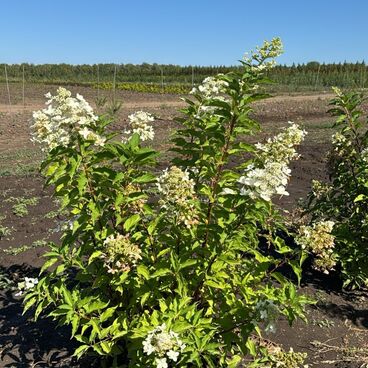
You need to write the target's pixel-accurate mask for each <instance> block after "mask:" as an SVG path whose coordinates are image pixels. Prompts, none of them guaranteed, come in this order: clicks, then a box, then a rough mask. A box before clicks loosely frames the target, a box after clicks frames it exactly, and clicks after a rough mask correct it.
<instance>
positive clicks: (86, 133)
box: [79, 127, 92, 139]
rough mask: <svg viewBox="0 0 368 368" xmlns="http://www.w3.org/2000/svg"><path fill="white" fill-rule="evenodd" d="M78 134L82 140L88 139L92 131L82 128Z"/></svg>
mask: <svg viewBox="0 0 368 368" xmlns="http://www.w3.org/2000/svg"><path fill="white" fill-rule="evenodd" d="M79 134H80V135H81V136H82V137H83V138H84V139H88V137H89V136H90V135H91V134H92V131H91V130H89V129H88V128H87V127H84V128H83V129H81V130H80V131H79Z"/></svg>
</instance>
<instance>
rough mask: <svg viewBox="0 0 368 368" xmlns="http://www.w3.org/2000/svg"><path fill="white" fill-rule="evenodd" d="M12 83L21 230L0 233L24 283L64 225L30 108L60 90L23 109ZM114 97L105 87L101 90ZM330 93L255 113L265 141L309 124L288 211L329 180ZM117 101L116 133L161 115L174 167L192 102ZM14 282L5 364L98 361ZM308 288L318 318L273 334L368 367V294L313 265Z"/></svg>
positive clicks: (0, 350)
mask: <svg viewBox="0 0 368 368" xmlns="http://www.w3.org/2000/svg"><path fill="white" fill-rule="evenodd" d="M3 87H4V86H3V85H1V84H0V215H1V217H0V229H1V226H5V227H7V228H8V229H10V232H11V233H10V234H8V235H6V236H5V237H2V238H1V237H0V271H3V273H4V274H5V275H6V276H7V277H8V279H9V282H10V283H12V285H16V283H17V282H18V281H19V280H21V279H22V278H23V277H24V276H37V274H38V269H39V267H40V266H41V265H42V258H41V255H42V253H43V252H44V250H45V247H44V244H45V242H47V241H50V240H57V239H58V233H57V232H56V229H57V226H58V224H59V223H60V221H61V217H60V215H58V214H57V213H56V212H55V211H56V209H57V205H56V204H55V203H54V201H53V200H52V198H51V197H50V191H49V190H47V189H44V188H43V179H42V178H41V177H40V176H39V175H38V174H37V167H38V163H39V161H40V159H41V157H42V153H41V152H40V151H39V149H38V148H37V147H35V146H34V145H33V144H32V143H31V142H30V133H29V119H30V116H31V114H30V112H31V111H32V110H33V109H35V108H40V107H42V104H43V102H44V99H43V94H44V93H46V92H48V91H49V90H50V91H53V90H55V87H54V86H42V85H35V86H28V87H27V89H26V91H25V96H26V99H25V103H26V104H25V107H23V101H22V98H19V96H21V90H20V86H19V85H11V93H12V96H11V97H12V98H11V102H12V104H13V105H12V107H11V109H9V106H8V105H7V95H6V93H5V92H4V91H5V88H3ZM70 89H71V90H72V91H73V92H79V93H81V94H82V95H84V96H85V97H86V98H87V99H88V100H89V101H91V102H92V103H93V101H94V99H95V98H96V96H97V91H96V90H93V89H90V88H86V87H81V88H80V87H71V88H70ZM110 94H111V93H110V92H105V91H100V95H106V96H107V97H109V95H110ZM330 97H331V96H330V95H327V94H322V95H321V94H319V95H308V96H277V97H274V98H271V99H269V100H267V101H264V102H262V103H258V104H257V105H256V106H255V115H256V117H257V118H258V119H259V120H260V121H261V122H262V126H263V130H264V132H265V133H264V134H263V135H261V136H260V137H258V139H259V140H262V139H264V138H265V137H266V136H268V135H272V134H274V133H275V132H277V131H278V130H279V128H280V127H282V126H285V125H286V122H287V121H288V120H293V121H295V122H298V123H301V124H303V125H304V127H305V129H306V130H307V131H308V132H309V134H308V136H307V138H306V140H305V142H304V143H303V145H302V146H301V147H300V149H299V152H300V154H301V157H300V159H299V160H298V161H296V162H294V163H293V165H292V180H291V182H290V185H289V192H290V196H288V197H283V198H281V199H279V200H278V201H277V203H278V205H280V206H281V207H282V208H284V209H286V210H292V208H294V207H295V205H296V203H297V201H298V200H299V198H303V197H305V195H306V194H307V192H308V191H309V189H310V182H311V180H312V179H320V180H323V179H326V169H325V161H326V153H327V151H328V149H329V139H330V136H331V134H332V131H331V129H329V127H330V126H331V125H332V122H333V120H332V118H331V117H330V116H328V114H326V111H327V109H328V105H327V102H328V98H330ZM116 98H117V99H118V100H122V101H123V108H122V110H121V111H120V112H119V115H118V119H117V121H118V122H117V123H115V124H114V125H113V127H112V129H114V130H117V131H119V130H121V129H122V128H123V127H124V125H125V124H126V122H127V115H128V114H129V113H131V112H133V111H134V110H136V109H137V108H138V109H144V110H145V111H148V112H151V113H153V114H155V115H156V116H157V117H158V118H159V120H157V122H156V127H155V132H156V136H155V140H154V146H155V148H157V149H160V150H161V151H163V152H164V153H163V155H162V162H163V163H162V165H166V164H167V161H168V160H169V157H170V155H169V154H168V153H167V152H166V150H167V149H168V148H169V146H170V143H169V134H170V132H172V131H174V130H175V128H176V127H177V126H176V124H175V123H174V122H173V120H172V118H173V116H175V115H176V110H177V108H180V107H182V106H183V103H182V101H180V100H179V98H178V96H174V95H172V96H171V95H155V94H139V93H133V92H124V91H118V92H117V97H116ZM32 198H33V199H34V198H36V202H37V203H35V204H33V205H28V206H27V208H28V214H25V215H24V216H23V217H20V216H19V212H18V211H17V209H16V207H15V206H16V204H17V203H18V201H24V200H27V199H32ZM21 246H23V248H22V249H21V248H20V247H21ZM21 250H22V251H21ZM4 251H5V252H4ZM18 252H19V253H18ZM0 277H1V273H0ZM7 283H8V281H4V280H2V279H1V278H0V306H1V310H0V367H36V366H37V367H93V366H95V365H94V364H96V366H97V363H93V360H88V359H87V360H85V361H82V362H76V361H75V360H73V359H72V358H71V352H72V351H73V348H75V345H74V343H73V342H72V341H70V340H69V337H68V336H69V335H68V333H69V331H68V329H67V328H56V325H55V324H54V323H53V322H52V321H50V320H49V319H47V318H45V317H43V318H41V319H40V320H39V321H37V322H33V321H32V319H31V314H30V313H26V314H25V315H24V316H22V315H21V311H22V308H21V299H20V298H17V297H15V296H14V291H12V290H11V289H9V285H7ZM301 292H302V293H305V294H307V295H310V296H311V297H313V298H314V299H316V300H317V304H316V305H314V306H311V307H309V308H308V309H307V317H308V320H309V323H308V324H305V323H304V322H302V321H298V322H297V323H296V324H295V325H294V326H293V327H292V328H290V327H289V326H288V325H287V323H286V321H284V320H280V321H279V324H278V330H277V332H276V334H275V335H270V336H266V337H267V338H268V339H269V340H270V341H272V342H274V343H278V344H281V345H283V346H284V347H285V348H286V349H287V350H288V349H289V348H290V347H292V348H293V349H294V351H303V352H307V353H308V357H309V358H308V363H309V366H310V367H340V368H355V367H356V368H358V367H363V363H368V351H367V350H366V351H365V353H360V352H359V351H358V350H357V349H359V348H364V347H365V348H366V349H367V348H368V298H367V297H368V293H367V292H364V291H356V292H342V291H341V285H340V284H339V282H338V281H337V279H335V278H333V276H326V275H323V274H318V273H313V274H311V273H310V272H309V273H306V275H305V279H304V284H303V286H302V288H301ZM354 349H355V350H354Z"/></svg>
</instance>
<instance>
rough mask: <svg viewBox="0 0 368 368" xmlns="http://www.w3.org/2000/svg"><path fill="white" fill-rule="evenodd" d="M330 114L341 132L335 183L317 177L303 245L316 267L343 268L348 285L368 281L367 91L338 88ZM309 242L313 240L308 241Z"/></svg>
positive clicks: (332, 156)
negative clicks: (364, 96) (365, 92)
mask: <svg viewBox="0 0 368 368" xmlns="http://www.w3.org/2000/svg"><path fill="white" fill-rule="evenodd" d="M334 91H335V98H334V99H332V101H331V102H330V104H331V106H332V108H331V109H330V112H331V114H332V115H333V116H336V123H335V127H337V128H339V130H338V131H337V132H336V133H335V134H334V135H333V137H332V148H331V150H330V153H329V172H330V179H331V181H330V182H328V183H321V182H319V181H313V183H312V191H311V192H310V194H309V196H308V200H307V202H306V205H305V209H306V212H307V214H309V215H310V218H311V224H310V225H309V226H307V227H306V228H305V229H302V232H304V233H305V232H306V230H307V229H308V232H309V235H308V237H309V239H310V240H309V241H307V242H306V241H305V239H306V236H305V234H304V235H302V236H301V238H304V239H301V241H300V244H302V245H304V246H306V247H308V248H309V250H310V251H311V252H312V253H314V254H315V255H316V263H317V268H318V269H320V270H323V271H324V272H327V273H328V272H329V271H330V270H332V269H335V270H341V276H342V278H343V280H344V286H350V287H356V286H364V285H365V286H367V285H368V259H367V239H368V160H367V152H368V130H367V127H366V122H367V118H366V117H365V118H364V116H363V110H362V103H363V101H364V98H363V95H362V94H361V93H359V92H347V93H344V92H342V91H341V90H340V89H338V88H335V89H334ZM307 243H309V244H307Z"/></svg>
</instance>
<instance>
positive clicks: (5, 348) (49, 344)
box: [0, 265, 99, 368]
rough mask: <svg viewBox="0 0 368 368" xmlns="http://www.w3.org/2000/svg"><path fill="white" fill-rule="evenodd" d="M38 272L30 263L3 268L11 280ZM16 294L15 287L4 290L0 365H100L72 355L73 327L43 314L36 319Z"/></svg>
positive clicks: (61, 367)
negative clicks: (68, 326) (64, 325)
mask: <svg viewBox="0 0 368 368" xmlns="http://www.w3.org/2000/svg"><path fill="white" fill-rule="evenodd" d="M38 272H39V269H36V268H34V267H30V266H28V265H22V266H19V265H14V266H11V267H9V268H3V267H0V273H1V274H3V275H5V276H7V277H8V278H9V279H10V280H19V279H22V278H23V277H24V276H31V277H36V276H37V275H38ZM15 285H16V284H15ZM14 294H15V291H14V290H13V291H12V290H9V289H8V290H6V291H0V367H3V368H5V367H6V368H10V367H11V368H23V367H24V368H25V367H38V368H39V367H59V368H72V367H80V368H81V367H97V366H99V365H96V363H95V362H94V359H91V358H87V359H84V360H80V361H78V362H77V360H76V359H75V358H72V357H71V355H72V354H73V352H74V350H75V348H76V346H77V345H76V344H75V343H74V341H73V340H70V331H69V329H68V328H66V327H58V326H57V324H56V323H55V322H54V321H53V320H52V319H50V318H46V317H42V316H41V317H40V318H39V319H38V320H37V321H36V322H35V321H34V319H33V316H32V312H27V313H26V314H25V315H22V311H23V306H22V299H20V298H19V297H14Z"/></svg>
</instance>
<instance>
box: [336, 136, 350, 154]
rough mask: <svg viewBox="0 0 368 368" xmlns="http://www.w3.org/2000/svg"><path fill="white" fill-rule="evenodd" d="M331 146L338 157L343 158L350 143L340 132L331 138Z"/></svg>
mask: <svg viewBox="0 0 368 368" xmlns="http://www.w3.org/2000/svg"><path fill="white" fill-rule="evenodd" d="M332 145H333V149H334V151H335V152H336V153H337V155H338V156H343V155H345V154H346V153H347V148H348V147H349V146H351V142H350V141H349V140H348V139H347V138H346V137H345V136H344V135H343V134H341V133H340V132H337V133H335V134H334V135H333V136H332Z"/></svg>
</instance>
